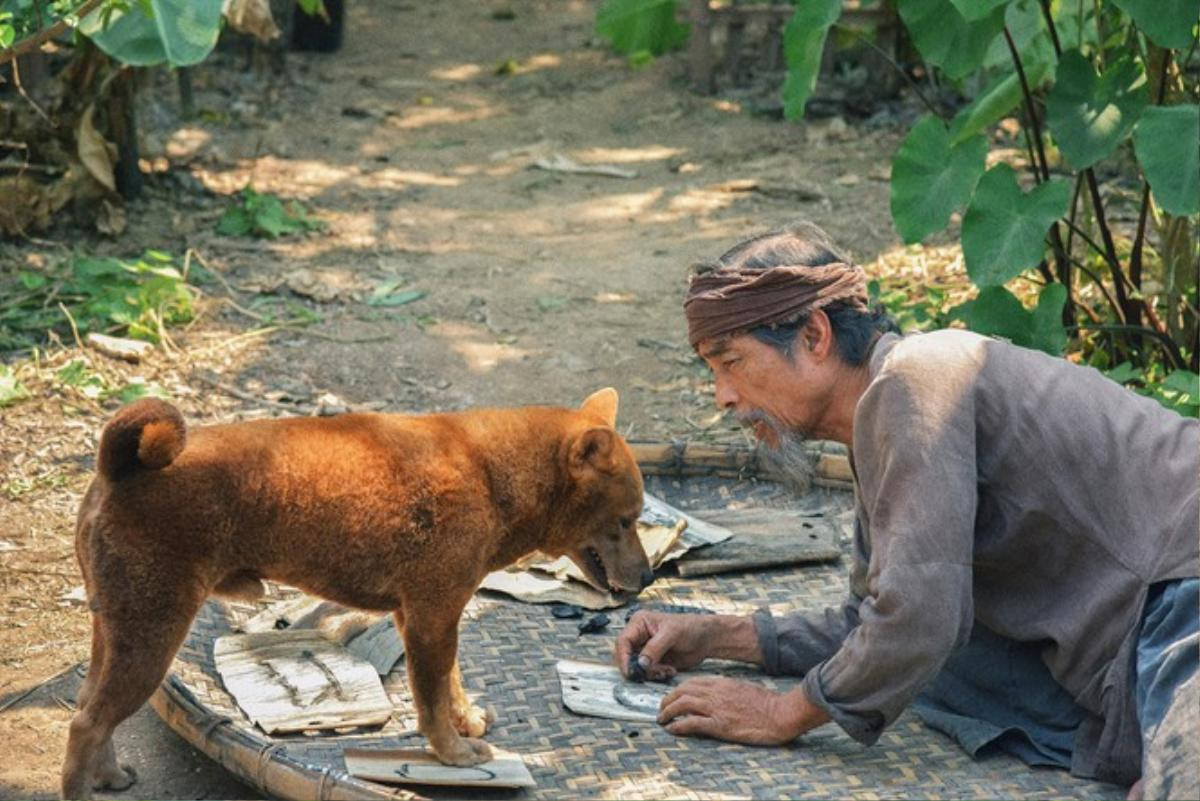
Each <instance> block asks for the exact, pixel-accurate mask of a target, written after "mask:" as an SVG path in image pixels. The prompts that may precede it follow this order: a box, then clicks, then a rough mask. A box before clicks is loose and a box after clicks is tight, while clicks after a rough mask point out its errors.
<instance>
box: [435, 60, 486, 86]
mask: <svg viewBox="0 0 1200 801" xmlns="http://www.w3.org/2000/svg"><path fill="white" fill-rule="evenodd" d="M482 72H483V67H481V66H479V65H478V64H455V65H454V66H453V67H439V68H438V69H436V70H431V71H430V72H429V74H430V75H431V76H433V77H434V78H437V79H438V80H442V81H460V82H461V81H469V80H471V79H472V78H476V77H478V76H479V75H480V74H481V73H482Z"/></svg>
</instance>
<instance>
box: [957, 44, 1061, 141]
mask: <svg viewBox="0 0 1200 801" xmlns="http://www.w3.org/2000/svg"><path fill="white" fill-rule="evenodd" d="M1049 69H1050V65H1049V64H1046V63H1041V64H1034V65H1032V66H1031V67H1030V68H1029V69H1027V70H1026V72H1025V79H1026V80H1027V81H1028V82H1029V89H1030V91H1037V89H1038V87H1040V86H1041V84H1042V81H1043V80H1044V79H1045V77H1046V74H1047V73H1048V72H1049ZM1023 98H1024V93H1023V91H1022V88H1021V78H1020V76H1019V75H1017V73H1016V72H1015V71H1014V72H1010V73H1009V74H1008V75H1007V76H1005V77H1003V78H1000V79H999V80H997V81H994V82H993V83H992V84H991V85H990V86H988V88H987V89H985V90H984V91H983V92H982V93H980V95H979V97H977V98H975V100H974V101H972V102H971V105H969V106H967V107H966V108H964V109H962V110H960V111H959V112H958V113H957V114H955V115H954V122H953V123H952V124H951V125H950V144H951V145H957V144H959V143H960V142H965V141H966V140H967V139H968V138H970V137H972V136H974V135H975V134H977V133H979V132H980V131H982V130H984V129H986V128H988V127H989V126H991V125H992V124H993V123H996V122H999V121H1000V120H1002V119H1003V118H1004V117H1007V116H1008V115H1009V114H1010V113H1011V112H1012V110H1013V109H1015V108H1016V107H1017V106H1019V105H1021V100H1022V99H1023Z"/></svg>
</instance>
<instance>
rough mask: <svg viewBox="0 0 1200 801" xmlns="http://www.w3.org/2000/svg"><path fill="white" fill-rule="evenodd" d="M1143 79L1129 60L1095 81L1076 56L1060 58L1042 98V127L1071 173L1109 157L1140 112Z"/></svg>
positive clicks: (1120, 61) (1144, 98)
mask: <svg viewBox="0 0 1200 801" xmlns="http://www.w3.org/2000/svg"><path fill="white" fill-rule="evenodd" d="M1148 100H1149V97H1148V95H1147V92H1146V76H1145V74H1144V73H1143V72H1142V69H1141V67H1140V66H1139V65H1138V64H1137V63H1135V62H1134V60H1133V59H1132V58H1130V57H1129V56H1123V57H1121V58H1120V59H1118V60H1117V61H1114V62H1112V63H1111V64H1109V65H1108V68H1107V69H1105V70H1104V72H1103V74H1101V75H1099V76H1097V75H1096V71H1095V70H1094V69H1092V64H1091V62H1089V61H1088V60H1087V59H1086V58H1084V57H1083V56H1082V55H1081V54H1080V53H1078V52H1076V51H1074V50H1071V51H1068V52H1066V53H1063V55H1062V59H1061V60H1060V61H1059V63H1058V77H1057V79H1056V81H1055V83H1054V88H1053V89H1051V90H1050V94H1049V95H1048V96H1047V97H1046V122H1047V124H1048V126H1049V128H1050V133H1051V134H1052V135H1053V136H1054V141H1055V142H1057V143H1058V147H1059V150H1061V151H1062V154H1063V156H1064V157H1066V159H1067V163H1068V164H1070V165H1071V166H1072V167H1074V168H1075V169H1077V170H1082V169H1085V168H1087V167H1090V166H1092V165H1093V164H1095V163H1096V162H1097V161H1099V160H1100V159H1102V158H1104V157H1105V156H1107V155H1108V154H1110V153H1112V152H1113V150H1114V149H1116V147H1117V145H1118V144H1119V143H1120V142H1121V140H1122V139H1124V138H1125V137H1126V136H1128V135H1129V132H1130V131H1132V130H1133V126H1134V125H1136V124H1137V121H1138V119H1139V118H1140V117H1141V116H1142V111H1143V110H1145V108H1146V103H1147V102H1148Z"/></svg>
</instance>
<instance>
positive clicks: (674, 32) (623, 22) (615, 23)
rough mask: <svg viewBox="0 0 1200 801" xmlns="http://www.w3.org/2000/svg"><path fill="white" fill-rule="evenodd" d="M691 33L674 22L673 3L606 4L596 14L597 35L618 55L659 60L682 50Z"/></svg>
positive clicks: (615, 0)
mask: <svg viewBox="0 0 1200 801" xmlns="http://www.w3.org/2000/svg"><path fill="white" fill-rule="evenodd" d="M690 31H691V28H690V27H689V26H687V25H682V24H680V23H678V22H676V21H675V0H605V3H604V4H603V5H602V6H600V8H598V9H597V10H596V33H597V34H599V35H600V36H603V37H604V38H605V39H608V40H609V41H610V42H611V43H612V47H613V50H616V51H617V52H618V53H626V54H630V53H636V52H638V51H640V50H647V51H649V52H651V53H653V54H654V55H656V56H660V55H662V54H663V53H665V52H667V51H668V50H674V49H676V48H678V47H682V46H683V45H684V43H685V42H687V38H688V33H689V32H690Z"/></svg>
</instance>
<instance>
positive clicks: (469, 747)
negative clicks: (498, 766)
mask: <svg viewBox="0 0 1200 801" xmlns="http://www.w3.org/2000/svg"><path fill="white" fill-rule="evenodd" d="M434 753H435V754H437V758H438V760H439V761H440V762H442V763H444V764H446V765H456V766H458V767H460V768H469V767H470V766H472V765H481V764H483V763H484V762H490V761H491V759H492V747H491V746H490V745H488V744H487V743H485V742H484V741H483V740H477V739H475V738H474V737H459V738H458V742H456V743H455V744H454V745H453V746H451V747H449V748H445V749H440V750H439V749H435V750H434Z"/></svg>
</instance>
